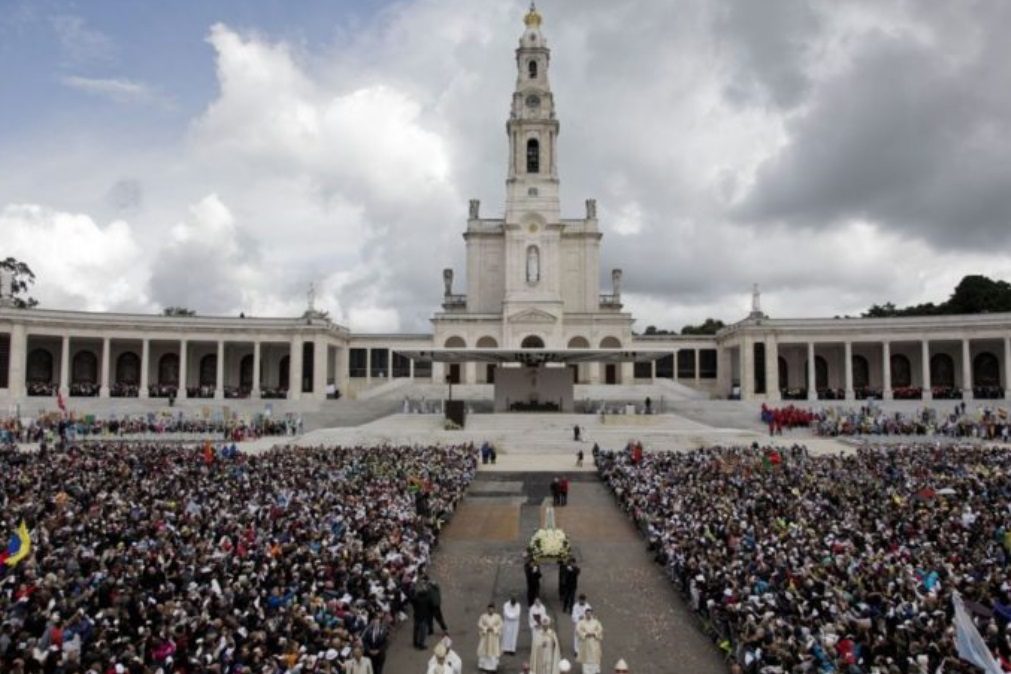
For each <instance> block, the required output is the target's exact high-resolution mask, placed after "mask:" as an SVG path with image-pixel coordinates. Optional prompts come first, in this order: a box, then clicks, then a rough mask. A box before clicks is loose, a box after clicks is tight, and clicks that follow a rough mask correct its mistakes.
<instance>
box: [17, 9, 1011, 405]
mask: <svg viewBox="0 0 1011 674" xmlns="http://www.w3.org/2000/svg"><path fill="white" fill-rule="evenodd" d="M542 22H543V19H542V17H541V15H540V13H539V12H537V10H535V9H531V10H530V12H529V13H528V14H527V15H526V16H525V17H524V30H523V33H522V35H521V37H520V39H519V45H518V47H517V49H516V53H515V58H516V85H515V88H514V90H513V92H512V96H511V101H510V105H509V111H508V119H507V124H506V132H507V138H506V141H507V143H508V146H509V164H508V170H507V174H506V202H505V208H504V210H503V211H502V212H501V213H495V214H493V216H492V217H486V216H485V215H484V214H483V213H482V211H481V204H480V202H479V201H478V200H476V199H475V200H472V201H471V202H470V209H469V218H468V220H467V222H466V226H465V229H464V231H463V239H464V243H465V245H466V252H467V255H466V265H467V268H466V280H467V285H466V287H465V288H457V287H455V286H454V280H455V277H456V274H455V270H453V269H444V270H442V279H443V284H444V294H443V297H442V301H441V311H438V312H437V313H435V314H434V315H433V317H432V319H431V325H432V329H431V332H430V333H427V334H360V333H354V332H351V331H350V330H349V329H347V328H346V327H344V326H341V325H337V324H335V323H333V322H332V321H331V320H329V319H328V318H327V316H326V315H325V314H323V313H320V312H317V311H315V310H314V308H313V307H312V305H311V303H310V306H309V307H308V308H307V310H306V312H305V313H304V314H303V315H301V316H294V317H275V318H263V317H214V316H181V317H173V316H161V315H136V314H118V313H91V312H78V311H59V310H50V309H44V308H30V309H21V308H17V307H16V306H15V304H14V302H13V297H12V293H11V288H10V280H9V279H6V282H5V283H3V284H0V404H3V405H7V406H8V407H9V408H12V407H13V406H15V405H18V406H25V405H29V404H30V405H32V407H33V409H39V408H44V407H46V406H55V405H56V404H57V401H59V402H60V403H61V404H63V401H66V400H69V401H71V402H72V401H73V400H74V399H75V398H97V399H99V400H102V399H107V398H136V399H138V400H141V399H152V398H153V399H158V398H172V399H173V401H175V400H180V401H181V400H187V399H208V400H225V399H230V400H236V401H238V400H262V399H276V400H279V401H281V400H283V401H286V402H288V404H292V405H293V404H296V403H297V402H300V401H303V402H304V401H323V400H325V399H327V398H334V397H337V396H338V395H339V396H343V397H345V398H352V399H353V398H356V397H358V396H362V395H367V394H368V393H369V391H373V390H376V389H377V388H378V387H382V386H386V387H387V388H389V389H390V390H396V391H398V395H402V394H405V393H407V392H409V390H410V389H409V388H408V387H409V386H410V385H411V384H414V383H429V384H433V383H436V384H445V383H450V384H464V385H470V388H469V389H468V390H469V391H470V395H473V396H477V397H486V398H488V399H491V398H492V397H493V396H494V392H493V389H494V388H495V386H496V382H501V381H503V379H504V378H506V379H508V378H509V377H510V376H513V375H512V374H511V373H510V372H509V370H510V369H516V368H523V367H530V366H531V362H532V360H536V361H537V362H538V363H540V364H541V366H542V367H544V368H546V369H544V370H543V371H542V373H541V374H542V375H547V374H549V372H548V370H550V371H551V372H550V374H551V376H550V377H545V376H542V377H541V379H540V381H541V384H540V385H541V386H543V385H545V382H546V381H548V380H558V379H559V378H564V379H565V384H566V385H567V386H568V387H571V388H572V389H573V391H574V392H572V393H570V395H572V396H575V397H576V398H581V397H587V396H591V395H597V394H599V393H600V391H602V390H607V389H606V387H616V388H615V390H619V389H620V390H621V391H623V392H625V394H626V395H627V397H629V398H635V397H637V396H636V388H635V387H637V386H640V385H650V386H654V387H655V386H656V385H658V384H664V383H665V382H666V383H668V384H669V385H670V387H669V390H670V392H671V396H672V397H676V396H677V395H690V396H693V397H697V398H717V399H727V398H737V399H743V400H756V401H759V400H760V401H778V400H782V399H807V400H817V399H830V400H856V399H866V398H877V399H885V400H888V399H892V398H912V399H923V400H927V399H931V398H973V397H975V398H1006V397H1008V396H1009V394H1011V389H1009V388H1008V382H1009V379H1011V314H981V315H970V316H933V317H914V318H875V319H871V318H776V317H770V316H767V315H766V314H765V313H763V311H762V308H761V305H760V298H759V294H758V292H757V287H756V289H755V291H754V293H753V302H752V311H751V313H750V314H749V315H748V316H745V317H743V319H742V320H740V321H739V322H737V323H734V324H732V325H730V326H728V327H726V328H724V329H722V330H721V331H720V332H718V333H717V334H715V335H701V336H700V335H692V336H678V335H642V334H636V332H635V331H634V326H635V320H634V317H633V316H632V315H631V314H630V313H629V312H627V311H625V310H624V306H623V303H622V284H623V282H625V280H626V279H625V278H624V276H623V272H622V270H621V269H613V270H609V273H608V272H605V273H604V274H602V273H601V272H602V270H601V269H600V263H599V260H600V246H601V243H602V238H603V235H602V233H601V229H600V223H599V221H598V218H597V210H596V202H595V201H594V200H593V199H587V200H586V201H585V211H584V212H582V213H580V214H577V217H564V216H563V214H562V212H561V209H560V204H559V190H560V188H561V181H560V176H559V172H558V153H559V151H560V146H559V137H560V132H561V121H560V118H559V115H558V112H557V110H556V105H555V99H554V96H553V94H552V90H551V83H550V76H549V75H550V66H551V61H550V56H551V52H550V50H549V48H548V43H547V40H546V39H545V35H544V33H543V32H542ZM432 273H433V274H437V273H439V270H438V269H433V270H432ZM602 277H603V278H604V279H606V280H607V281H605V284H606V283H607V282H608V281H609V285H608V286H606V287H603V288H602V287H601V279H602ZM627 281H628V283H629V284H630V285H631V286H632V287H634V285H635V278H634V276H633V275H630V276H629V277H628V278H627ZM669 291H670V293H672V294H674V293H677V292H678V289H677V288H676V287H671V288H670V289H669ZM436 299H437V298H433V304H434V303H435V301H436ZM513 378H515V377H513ZM398 380H400V381H401V382H403V385H402V386H400V387H399V388H393V387H391V386H390V385H391V384H392V383H396V382H397V381H398ZM651 390H653V389H651ZM528 393H529V395H530V396H531V397H532V398H536V397H538V396H539V395H543V392H540V393H539V392H538V391H536V390H531V391H529V392H528ZM524 395H527V394H524ZM514 402H515V401H514Z"/></svg>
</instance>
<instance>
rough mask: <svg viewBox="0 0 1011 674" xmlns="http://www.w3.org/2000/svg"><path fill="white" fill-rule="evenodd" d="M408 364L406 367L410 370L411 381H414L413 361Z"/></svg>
mask: <svg viewBox="0 0 1011 674" xmlns="http://www.w3.org/2000/svg"><path fill="white" fill-rule="evenodd" d="M408 363H409V365H408V367H409V368H411V381H414V359H413V358H411V359H410V360H409V361H408Z"/></svg>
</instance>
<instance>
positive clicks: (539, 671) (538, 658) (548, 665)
mask: <svg viewBox="0 0 1011 674" xmlns="http://www.w3.org/2000/svg"><path fill="white" fill-rule="evenodd" d="M561 657H562V653H561V649H560V648H559V647H558V635H557V634H555V630H554V628H552V626H551V618H549V617H547V616H544V619H543V620H541V624H540V626H539V628H538V629H536V630H534V635H533V643H532V645H531V647H530V674H559V672H558V662H559V661H560V660H561Z"/></svg>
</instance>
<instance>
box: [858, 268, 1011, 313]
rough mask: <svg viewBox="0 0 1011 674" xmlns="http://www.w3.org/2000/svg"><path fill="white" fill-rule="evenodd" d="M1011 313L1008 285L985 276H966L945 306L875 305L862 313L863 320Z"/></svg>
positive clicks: (1010, 297) (1010, 284)
mask: <svg viewBox="0 0 1011 674" xmlns="http://www.w3.org/2000/svg"><path fill="white" fill-rule="evenodd" d="M1002 311H1008V312H1011V283H1008V282H1007V281H999V280H998V281H995V280H993V279H991V278H987V277H986V276H982V275H979V274H973V275H970V276H965V277H963V278H962V280H961V281H959V282H958V285H957V286H955V290H954V291H953V292H952V293H951V297H949V298H948V300H947V301H946V302H942V303H940V304H934V303H933V302H924V303H923V304H915V305H913V306H909V307H902V308H898V307H896V306H895V305H894V304H893V303H891V302H885V303H884V304H875V305H873V306H872V307H871V308H870V309H868V310H867V311H865V312H864V314H863V315H864V317H866V318H886V317H889V316H941V315H950V314H985V313H992V312H1002Z"/></svg>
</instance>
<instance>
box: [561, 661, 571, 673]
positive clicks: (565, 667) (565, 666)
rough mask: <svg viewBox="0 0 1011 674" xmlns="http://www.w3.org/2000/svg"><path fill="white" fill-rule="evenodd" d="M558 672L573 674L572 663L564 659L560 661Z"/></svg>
mask: <svg viewBox="0 0 1011 674" xmlns="http://www.w3.org/2000/svg"><path fill="white" fill-rule="evenodd" d="M558 671H559V672H571V671H572V663H570V662H569V661H568V660H566V659H565V658H562V659H561V660H559V661H558Z"/></svg>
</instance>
